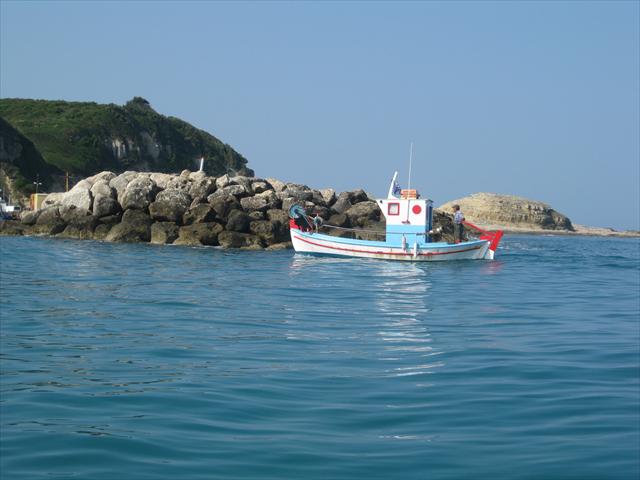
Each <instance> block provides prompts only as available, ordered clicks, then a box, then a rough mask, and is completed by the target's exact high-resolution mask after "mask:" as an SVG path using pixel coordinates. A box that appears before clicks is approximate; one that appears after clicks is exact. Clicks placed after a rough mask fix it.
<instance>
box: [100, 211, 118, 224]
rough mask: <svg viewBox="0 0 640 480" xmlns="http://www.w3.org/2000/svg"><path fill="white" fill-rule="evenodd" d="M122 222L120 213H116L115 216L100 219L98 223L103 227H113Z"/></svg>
mask: <svg viewBox="0 0 640 480" xmlns="http://www.w3.org/2000/svg"><path fill="white" fill-rule="evenodd" d="M120 220H122V212H121V213H116V214H115V215H107V216H106V217H100V218H99V219H98V222H100V223H104V224H105V225H111V226H113V225H115V224H116V223H120Z"/></svg>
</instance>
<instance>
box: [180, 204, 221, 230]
mask: <svg viewBox="0 0 640 480" xmlns="http://www.w3.org/2000/svg"><path fill="white" fill-rule="evenodd" d="M215 219H216V211H215V210H214V209H213V207H212V206H211V205H209V204H208V203H201V204H200V205H196V206H195V207H193V206H192V207H191V208H190V209H189V210H188V211H187V212H186V213H185V214H184V216H183V217H182V223H183V224H184V225H191V224H193V223H209V222H213V221H214V220H215Z"/></svg>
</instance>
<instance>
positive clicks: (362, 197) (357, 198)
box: [347, 188, 369, 205]
mask: <svg viewBox="0 0 640 480" xmlns="http://www.w3.org/2000/svg"><path fill="white" fill-rule="evenodd" d="M347 193H348V194H349V200H350V201H351V203H352V204H354V205H355V204H356V203H360V202H366V201H368V200H369V196H368V195H367V192H365V191H364V190H362V189H361V188H360V189H358V190H353V191H351V192H347Z"/></svg>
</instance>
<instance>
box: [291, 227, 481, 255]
mask: <svg viewBox="0 0 640 480" xmlns="http://www.w3.org/2000/svg"><path fill="white" fill-rule="evenodd" d="M291 242H292V243H293V248H294V249H295V251H296V252H302V253H312V254H322V255H339V256H347V257H360V258H376V259H380V260H395V261H409V262H437V261H448V260H480V259H487V260H492V259H493V254H494V252H493V250H490V249H489V246H490V243H491V242H489V241H488V240H476V241H471V242H463V243H458V244H447V243H426V244H422V245H419V246H417V247H416V246H415V245H414V246H411V245H409V246H407V247H406V248H404V249H403V248H402V247H401V246H390V245H385V244H384V242H368V241H365V240H352V239H344V238H340V237H331V236H329V235H324V234H319V233H314V232H303V231H301V230H298V229H294V228H292V229H291Z"/></svg>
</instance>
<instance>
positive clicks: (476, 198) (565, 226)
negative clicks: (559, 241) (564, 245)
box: [438, 193, 574, 231]
mask: <svg viewBox="0 0 640 480" xmlns="http://www.w3.org/2000/svg"><path fill="white" fill-rule="evenodd" d="M456 204H457V205H460V209H461V210H462V212H463V214H464V216H465V218H466V219H467V220H468V221H469V222H471V223H477V224H478V225H479V226H485V227H490V228H494V227H496V228H497V227H502V228H507V229H508V228H514V229H516V230H517V229H526V230H531V229H533V230H567V231H573V230H574V228H573V225H572V223H571V220H569V218H568V217H566V216H565V215H563V214H561V213H558V212H557V211H555V210H554V209H553V208H551V207H550V206H549V205H547V204H546V203H542V202H538V201H534V200H528V199H526V198H522V197H517V196H515V195H498V194H495V193H474V194H473V195H470V196H468V197H464V198H460V199H457V200H452V201H451V202H447V203H445V204H443V205H441V206H440V207H438V209H439V210H440V211H441V212H445V213H447V214H449V215H450V214H452V213H453V210H452V208H453V205H456Z"/></svg>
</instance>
